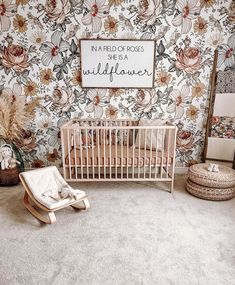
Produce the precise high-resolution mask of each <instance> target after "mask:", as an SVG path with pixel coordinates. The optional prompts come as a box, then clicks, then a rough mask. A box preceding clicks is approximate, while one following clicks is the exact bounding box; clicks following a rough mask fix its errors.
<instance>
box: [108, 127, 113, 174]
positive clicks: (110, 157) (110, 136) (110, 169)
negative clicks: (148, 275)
mask: <svg viewBox="0 0 235 285" xmlns="http://www.w3.org/2000/svg"><path fill="white" fill-rule="evenodd" d="M111 147H112V134H111V129H109V178H110V179H111V178H112V167H111V163H112V149H111Z"/></svg>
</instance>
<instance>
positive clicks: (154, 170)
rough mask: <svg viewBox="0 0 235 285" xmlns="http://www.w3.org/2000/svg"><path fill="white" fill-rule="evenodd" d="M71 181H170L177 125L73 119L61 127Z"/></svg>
mask: <svg viewBox="0 0 235 285" xmlns="http://www.w3.org/2000/svg"><path fill="white" fill-rule="evenodd" d="M61 138H62V155H63V172H64V178H65V179H66V180H67V181H78V180H79V181H88V180H93V181H107V180H109V181H114V180H115V181H117V180H120V181H121V180H122V181H129V180H133V181H140V180H144V181H151V180H153V181H170V182H171V189H172V188H173V178H174V164H175V143H176V127H175V126H173V125H164V126H138V121H137V120H128V121H127V120H95V119H89V120H83V119H80V120H78V119H77V120H71V121H70V122H69V123H67V124H65V125H64V126H62V128H61Z"/></svg>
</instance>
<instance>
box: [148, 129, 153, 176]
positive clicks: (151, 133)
mask: <svg viewBox="0 0 235 285" xmlns="http://www.w3.org/2000/svg"><path fill="white" fill-rule="evenodd" d="M149 131H150V160H149V178H151V177H152V168H151V166H152V153H153V151H152V148H153V129H150V130H149Z"/></svg>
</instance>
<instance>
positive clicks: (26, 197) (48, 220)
mask: <svg viewBox="0 0 235 285" xmlns="http://www.w3.org/2000/svg"><path fill="white" fill-rule="evenodd" d="M23 202H24V205H25V207H26V209H27V210H28V211H29V212H30V213H31V214H32V215H33V216H34V217H35V218H37V219H38V220H40V221H41V222H43V223H45V224H53V223H55V222H56V217H55V213H54V212H53V211H51V212H48V217H45V216H43V215H42V214H40V213H39V212H38V211H37V210H36V209H35V208H34V207H33V206H32V205H31V204H30V202H29V195H28V193H27V192H25V193H24V200H23Z"/></svg>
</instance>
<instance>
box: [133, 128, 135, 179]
mask: <svg viewBox="0 0 235 285" xmlns="http://www.w3.org/2000/svg"><path fill="white" fill-rule="evenodd" d="M132 152H133V153H132V157H133V159H132V179H134V177H135V129H133V138H132Z"/></svg>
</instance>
